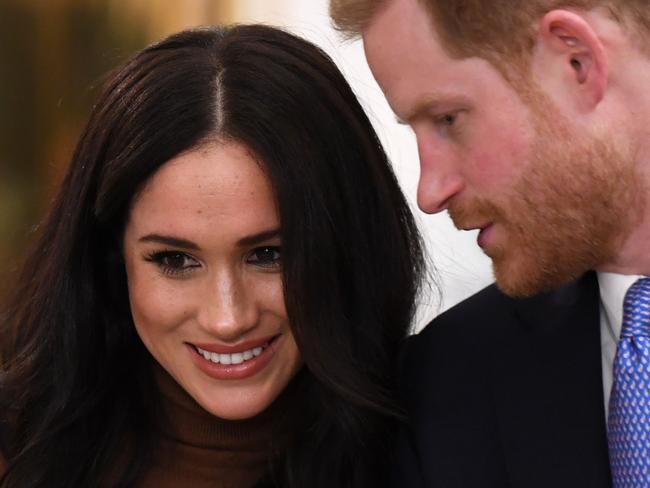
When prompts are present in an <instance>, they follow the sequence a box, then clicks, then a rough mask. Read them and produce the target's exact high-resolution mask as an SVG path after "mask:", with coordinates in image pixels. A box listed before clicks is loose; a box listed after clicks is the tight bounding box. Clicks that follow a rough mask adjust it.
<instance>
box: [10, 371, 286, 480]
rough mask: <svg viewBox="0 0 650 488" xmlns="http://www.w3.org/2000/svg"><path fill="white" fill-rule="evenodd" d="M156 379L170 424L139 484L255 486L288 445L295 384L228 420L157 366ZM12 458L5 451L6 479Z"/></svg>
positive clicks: (163, 430) (163, 427) (161, 432)
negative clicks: (249, 414)
mask: <svg viewBox="0 0 650 488" xmlns="http://www.w3.org/2000/svg"><path fill="white" fill-rule="evenodd" d="M154 371H155V376H156V381H157V383H158V388H159V390H160V393H161V407H162V412H164V414H165V418H166V420H167V421H166V422H163V423H162V424H161V425H160V426H159V437H160V442H159V444H158V446H159V448H158V449H157V452H156V453H155V454H154V456H153V458H154V462H153V465H152V466H151V467H150V468H149V469H148V470H147V471H146V472H145V474H144V476H143V478H142V480H141V482H140V483H138V488H179V487H180V488H182V487H189V486H191V487H192V488H249V487H252V486H254V485H255V483H256V482H257V481H259V480H260V478H262V476H263V475H264V473H265V472H266V470H267V468H268V466H269V459H270V457H271V453H272V452H273V451H276V452H277V451H278V450H279V449H281V448H282V447H283V446H285V445H286V443H287V432H286V431H285V432H284V435H280V436H278V435H277V434H278V433H279V432H282V431H281V430H279V429H278V425H277V422H278V421H279V420H281V417H282V418H286V416H287V409H289V408H291V406H292V404H293V401H294V400H295V398H293V396H294V394H293V392H292V391H293V390H294V388H292V387H291V385H290V386H289V387H288V388H287V389H285V391H284V392H283V393H282V394H281V395H280V397H279V398H278V399H277V400H276V401H275V402H274V403H273V404H272V405H271V406H269V407H268V408H267V409H266V410H265V411H264V412H262V413H260V414H259V415H258V416H256V417H253V418H251V419H246V420H239V421H231V420H223V419H220V418H217V417H215V416H214V415H212V414H210V413H208V412H207V411H205V410H204V409H203V408H202V407H201V406H200V405H199V404H198V403H196V402H195V401H194V399H193V398H192V397H191V396H190V395H189V394H188V393H187V392H186V391H185V390H184V389H183V388H182V387H181V386H180V385H178V383H176V381H175V380H174V379H173V378H172V377H171V376H169V374H168V373H167V372H166V371H165V370H163V368H162V367H160V366H159V365H157V364H156V366H155V367H154ZM6 468H7V466H6V461H5V460H4V459H3V457H2V453H0V477H1V476H2V474H3V473H4V472H5V470H6Z"/></svg>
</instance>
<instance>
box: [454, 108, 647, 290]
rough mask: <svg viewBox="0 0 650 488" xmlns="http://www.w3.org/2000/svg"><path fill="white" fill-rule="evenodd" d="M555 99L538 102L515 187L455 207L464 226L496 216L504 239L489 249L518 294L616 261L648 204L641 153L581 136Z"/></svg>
mask: <svg viewBox="0 0 650 488" xmlns="http://www.w3.org/2000/svg"><path fill="white" fill-rule="evenodd" d="M535 105H536V104H535ZM548 107H549V106H548V105H546V110H547V112H546V113H545V112H542V111H539V109H537V110H536V109H535V108H534V107H533V110H534V114H535V124H534V125H535V127H534V128H535V130H536V136H535V140H534V142H533V144H532V148H531V153H530V154H531V156H530V161H529V162H528V163H527V165H526V167H525V169H524V173H523V174H522V175H521V176H520V179H519V181H518V182H517V183H515V184H514V185H513V187H512V188H509V189H507V190H506V192H507V194H504V195H502V196H499V197H497V198H494V199H490V200H483V199H477V200H474V201H471V202H465V203H460V202H459V203H458V204H454V203H452V205H451V206H450V208H449V214H450V216H451V218H452V220H453V221H454V223H455V224H456V226H457V227H463V226H464V225H463V222H465V223H467V222H470V221H471V222H477V221H480V222H492V223H493V224H496V227H495V229H494V230H495V231H497V232H498V233H500V235H499V236H498V237H499V239H498V241H499V242H498V243H497V244H494V245H491V246H487V248H486V252H487V254H488V255H489V256H490V258H492V264H493V268H494V274H495V278H496V282H497V286H498V287H499V288H500V289H501V290H502V291H503V292H504V293H506V294H508V295H510V296H518V297H524V296H530V295H533V294H536V293H539V292H543V291H550V290H552V289H554V288H557V287H558V286H560V285H562V284H564V283H567V282H569V281H572V280H574V279H576V278H578V277H579V276H581V275H582V274H583V273H585V272H586V271H588V270H591V269H595V268H596V267H597V266H599V265H602V264H604V263H607V262H609V261H611V260H612V259H613V258H614V257H615V255H616V253H617V251H618V250H619V249H620V247H621V246H622V244H623V242H624V241H625V240H626V238H627V237H628V236H629V234H630V232H631V231H632V229H633V227H634V225H635V224H636V223H637V222H638V220H639V219H640V217H641V215H642V212H643V208H644V203H645V192H644V191H643V187H642V183H641V182H642V180H641V178H640V177H639V175H638V171H637V169H636V166H635V163H634V157H633V156H632V155H631V154H628V151H623V150H621V149H620V148H619V147H616V144H615V143H614V142H611V141H613V140H615V139H614V137H611V140H608V141H606V140H605V138H604V137H599V138H591V139H589V140H586V139H585V140H583V141H580V140H579V139H578V138H577V137H576V134H575V133H573V134H572V132H571V131H570V126H569V124H568V123H567V121H566V120H564V121H563V120H562V119H561V117H560V114H558V113H557V111H555V113H553V114H552V115H550V116H549V115H547V113H548V110H549V108H548ZM551 117H552V118H551Z"/></svg>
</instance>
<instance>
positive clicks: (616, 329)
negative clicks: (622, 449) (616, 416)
mask: <svg viewBox="0 0 650 488" xmlns="http://www.w3.org/2000/svg"><path fill="white" fill-rule="evenodd" d="M639 278H641V276H638V275H621V274H615V273H598V286H599V288H600V345H601V354H602V367H603V393H604V397H605V398H604V400H605V418H607V416H608V415H609V395H610V393H611V390H612V383H613V369H614V357H615V356H616V344H618V338H619V336H620V335H621V326H622V324H623V300H625V294H626V293H627V290H628V288H629V287H630V286H632V284H633V283H634V282H635V281H636V280H638V279H639Z"/></svg>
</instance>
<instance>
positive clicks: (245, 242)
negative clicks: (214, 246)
mask: <svg viewBox="0 0 650 488" xmlns="http://www.w3.org/2000/svg"><path fill="white" fill-rule="evenodd" d="M279 236H280V229H279V228H276V229H270V230H264V231H262V232H258V233H257V234H253V235H250V236H246V237H242V238H241V239H239V241H237V245H238V246H240V247H245V246H254V245H255V244H259V243H260V242H264V241H268V240H270V239H275V238H276V237H279Z"/></svg>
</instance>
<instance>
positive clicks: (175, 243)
mask: <svg viewBox="0 0 650 488" xmlns="http://www.w3.org/2000/svg"><path fill="white" fill-rule="evenodd" d="M138 241H139V242H156V243H158V244H165V245H166V246H171V247H179V248H182V249H191V250H193V251H198V250H199V249H200V248H199V246H198V245H197V244H195V243H194V242H192V241H188V240H186V239H181V238H179V237H174V236H165V235H161V234H147V235H146V236H142V237H141V238H140V239H138Z"/></svg>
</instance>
